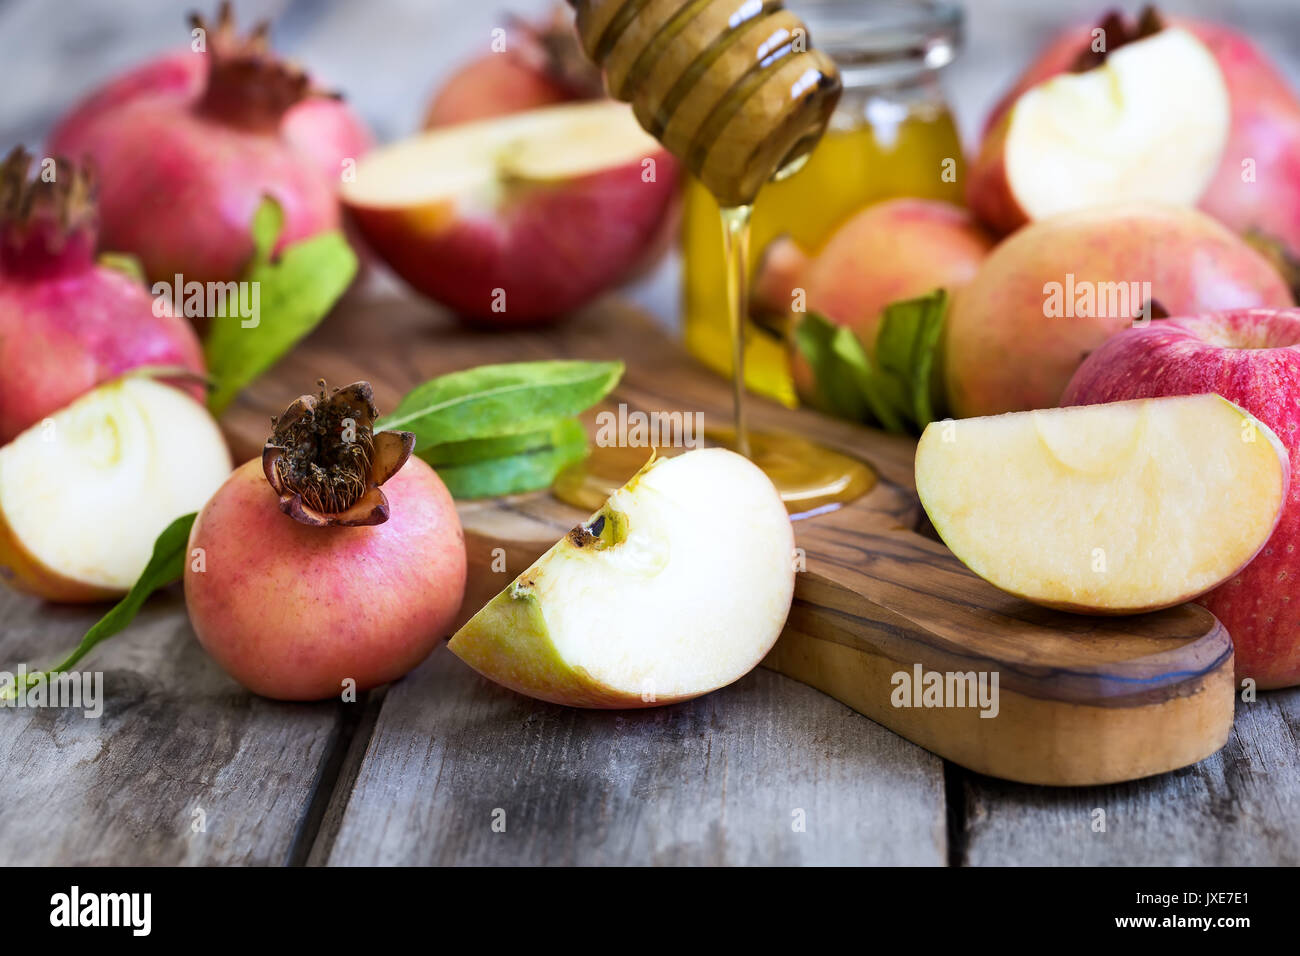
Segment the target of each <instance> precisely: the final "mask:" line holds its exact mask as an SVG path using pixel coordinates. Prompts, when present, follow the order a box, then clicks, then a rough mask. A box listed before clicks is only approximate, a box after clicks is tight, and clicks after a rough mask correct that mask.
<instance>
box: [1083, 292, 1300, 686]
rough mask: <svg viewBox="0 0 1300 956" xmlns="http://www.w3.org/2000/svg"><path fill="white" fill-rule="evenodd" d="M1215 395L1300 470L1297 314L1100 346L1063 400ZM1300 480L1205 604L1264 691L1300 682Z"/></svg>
mask: <svg viewBox="0 0 1300 956" xmlns="http://www.w3.org/2000/svg"><path fill="white" fill-rule="evenodd" d="M1203 392H1216V393H1218V394H1219V395H1222V396H1223V397H1224V398H1226V399H1228V400H1229V401H1232V402H1235V403H1236V404H1237V405H1240V406H1241V407H1242V408H1244V409H1246V411H1248V412H1250V413H1251V414H1252V415H1254V416H1255V417H1256V418H1258V419H1259V420H1260V421H1262V422H1264V423H1265V424H1266V425H1268V426H1269V427H1270V428H1271V429H1273V431H1274V433H1275V434H1276V435H1277V436H1278V438H1279V439H1280V440H1281V442H1282V444H1283V445H1284V446H1285V447H1286V449H1287V452H1288V453H1289V455H1290V465H1291V473H1292V475H1297V474H1300V309H1241V310H1233V311H1227V312H1219V313H1214V314H1207V315H1196V316H1189V317H1185V318H1174V319H1164V320H1161V321H1158V322H1153V323H1152V324H1151V325H1149V326H1146V327H1144V328H1133V329H1128V330H1126V331H1124V332H1121V333H1120V334H1118V335H1116V336H1114V337H1113V338H1111V339H1110V340H1109V341H1107V342H1106V343H1105V344H1104V345H1102V346H1101V347H1100V348H1098V349H1097V350H1096V351H1095V352H1093V353H1092V354H1091V355H1090V356H1088V358H1087V360H1086V361H1085V362H1084V363H1083V364H1082V365H1081V366H1080V367H1079V370H1078V371H1077V372H1076V373H1075V374H1074V377H1073V378H1072V379H1071V380H1070V384H1069V387H1068V388H1067V389H1066V391H1065V394H1064V396H1063V397H1062V400H1061V403H1062V404H1063V405H1091V404H1096V403H1099V402H1113V401H1120V400H1124V399H1130V398H1149V397H1155V396H1162V395H1193V394H1199V393H1203ZM1296 580H1300V481H1293V482H1292V483H1291V487H1290V490H1289V492H1288V495H1287V502H1286V505H1285V507H1284V508H1283V511H1282V516H1281V518H1280V519H1279V521H1278V525H1277V528H1276V529H1275V530H1274V532H1273V535H1272V537H1271V538H1269V540H1268V543H1267V544H1266V545H1265V546H1264V548H1263V550H1262V551H1260V553H1259V554H1258V555H1257V556H1256V557H1255V559H1254V560H1253V561H1251V563H1250V564H1248V565H1247V566H1246V568H1245V569H1244V570H1243V571H1241V572H1240V573H1239V574H1238V575H1237V576H1236V577H1234V578H1233V579H1232V580H1230V581H1228V582H1227V583H1226V584H1223V585H1220V586H1219V587H1218V588H1216V589H1215V590H1213V591H1211V592H1210V593H1209V594H1207V595H1205V596H1203V597H1202V598H1200V599H1199V602H1198V603H1200V604H1203V605H1204V606H1205V607H1206V608H1208V609H1209V610H1210V611H1211V612H1212V613H1213V614H1214V616H1215V617H1217V618H1218V619H1219V620H1220V621H1221V622H1222V623H1223V625H1224V626H1225V627H1226V628H1227V629H1228V633H1229V634H1231V635H1232V639H1233V643H1234V644H1235V645H1236V674H1237V679H1238V680H1239V681H1240V680H1243V679H1245V678H1252V679H1254V680H1255V682H1256V684H1257V685H1258V686H1259V687H1261V688H1271V687H1290V686H1293V685H1296V684H1300V602H1297V601H1294V600H1292V595H1293V592H1294V587H1293V582H1295V581H1296Z"/></svg>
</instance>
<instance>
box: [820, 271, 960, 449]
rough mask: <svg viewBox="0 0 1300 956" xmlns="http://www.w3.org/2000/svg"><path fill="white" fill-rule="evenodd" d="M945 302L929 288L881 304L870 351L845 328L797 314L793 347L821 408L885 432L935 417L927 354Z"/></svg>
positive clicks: (935, 385)
mask: <svg viewBox="0 0 1300 956" xmlns="http://www.w3.org/2000/svg"><path fill="white" fill-rule="evenodd" d="M947 303H948V299H947V294H946V293H945V292H944V291H943V290H942V289H937V290H935V291H934V292H932V293H930V294H929V295H926V296H922V297H920V298H917V299H909V300H906V301H902V302H895V303H893V304H892V305H890V306H888V307H887V308H886V309H885V312H884V316H883V318H882V319H881V323H880V328H879V330H878V331H877V333H876V341H875V347H874V349H873V350H872V353H871V354H868V352H867V351H866V349H864V348H863V347H862V343H861V342H859V341H858V338H857V336H856V335H854V334H853V331H852V330H851V329H849V328H848V327H846V326H839V325H836V324H835V323H833V322H831V321H829V320H828V319H826V318H825V317H824V316H822V315H818V314H817V313H815V312H812V313H809V314H808V315H807V316H805V317H804V319H803V321H802V322H800V324H799V325H798V327H797V328H796V329H795V345H796V347H797V348H798V349H799V351H800V352H801V353H802V354H803V356H804V358H806V359H807V360H808V363H809V364H810V365H811V366H812V369H813V376H814V378H815V380H816V382H817V391H818V395H819V397H820V399H821V402H820V403H819V404H820V407H821V408H822V410H823V411H826V412H829V413H830V414H832V415H837V416H839V417H841V418H848V419H851V420H853V421H861V422H874V423H876V424H878V425H880V426H881V427H882V428H884V429H886V430H887V431H891V432H906V431H916V432H919V431H921V430H922V429H924V428H925V426H926V425H928V424H929V423H930V422H932V421H934V420H935V418H937V417H939V416H938V410H939V401H940V399H941V397H942V391H941V389H940V387H939V384H940V383H939V379H938V376H937V373H936V369H935V355H936V353H937V351H938V348H939V340H940V337H941V335H942V333H943V322H944V318H945V315H946V313H947V307H948V305H947ZM873 356H874V357H873Z"/></svg>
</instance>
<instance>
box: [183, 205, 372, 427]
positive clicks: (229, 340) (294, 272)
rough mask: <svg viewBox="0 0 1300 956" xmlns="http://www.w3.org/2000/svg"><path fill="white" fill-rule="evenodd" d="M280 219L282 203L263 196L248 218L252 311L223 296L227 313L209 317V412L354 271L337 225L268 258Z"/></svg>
mask: <svg viewBox="0 0 1300 956" xmlns="http://www.w3.org/2000/svg"><path fill="white" fill-rule="evenodd" d="M283 225H284V213H283V211H282V210H281V208H280V204H279V203H277V202H276V201H275V200H274V199H272V198H270V197H269V196H268V197H267V198H266V199H264V200H263V201H262V204H261V205H260V206H259V207H258V209H257V212H256V213H255V214H254V216H253V224H252V229H251V231H252V235H253V247H254V253H253V258H252V259H251V260H250V261H249V264H248V267H247V269H246V270H245V273H244V277H243V281H244V282H247V283H251V284H252V285H251V286H250V288H252V289H255V290H256V295H257V300H256V302H257V309H256V314H255V315H244V314H241V311H240V309H239V308H232V307H231V306H230V304H229V302H230V301H231V300H227V307H226V308H225V309H224V310H223V312H224V313H225V314H222V315H218V316H215V317H213V319H212V326H211V329H210V330H209V332H208V337H207V341H206V342H205V343H204V347H203V351H204V356H205V358H206V359H207V363H208V373H209V374H210V375H211V376H212V378H213V380H214V381H215V382H216V387H215V388H214V389H213V390H212V392H211V394H210V395H209V396H208V408H209V410H211V412H212V414H214V415H219V414H221V412H222V411H223V410H224V409H225V408H226V406H228V405H229V404H230V403H231V401H232V400H233V399H234V398H235V396H236V395H238V394H239V392H240V390H242V389H243V388H244V387H245V386H246V385H248V384H249V383H250V382H252V381H253V380H254V379H256V378H257V377H258V376H259V375H261V374H262V373H263V372H265V371H266V370H267V369H268V368H270V367H271V366H272V365H274V364H275V363H276V362H277V361H279V360H280V358H281V357H283V356H284V354H285V353H286V352H288V351H289V349H290V348H292V347H293V346H294V345H295V344H296V343H297V342H298V341H299V340H300V339H302V338H303V337H304V336H305V335H306V334H307V333H308V332H310V331H311V330H312V329H314V328H315V327H316V326H317V325H318V324H319V323H320V321H321V319H323V318H324V317H325V315H326V313H327V312H329V310H330V308H331V307H332V306H333V305H334V303H335V302H337V301H338V299H339V296H341V295H342V294H343V293H344V291H346V290H347V287H348V286H349V285H350V284H351V283H352V279H353V277H354V276H355V275H356V272H357V257H356V254H355V253H353V251H352V249H351V247H350V246H349V245H348V243H347V240H346V239H344V238H343V233H342V232H340V231H339V230H337V229H334V230H330V231H329V232H323V233H320V234H319V235H315V236H312V237H311V238H310V239H304V240H302V241H301V242H295V243H294V244H293V245H291V246H288V247H287V248H286V249H285V250H284V251H283V252H282V253H281V254H280V256H279V257H278V258H277V259H274V260H273V259H272V255H271V253H272V250H273V249H274V248H275V243H276V240H277V238H278V237H279V235H280V232H281V229H282V228H283ZM250 294H251V293H250Z"/></svg>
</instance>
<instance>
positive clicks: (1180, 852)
mask: <svg viewBox="0 0 1300 956" xmlns="http://www.w3.org/2000/svg"><path fill="white" fill-rule="evenodd" d="M1297 727H1300V688H1294V689H1291V690H1286V691H1272V692H1268V693H1264V694H1261V695H1260V697H1259V700H1258V701H1256V702H1255V703H1249V704H1248V703H1242V702H1241V701H1238V703H1237V720H1236V725H1235V727H1234V729H1233V732H1232V736H1231V737H1230V738H1229V740H1228V743H1227V745H1226V746H1225V747H1224V748H1223V750H1221V751H1220V752H1219V753H1217V754H1215V755H1214V756H1213V757H1210V758H1209V759H1207V760H1203V761H1201V762H1200V763H1198V764H1197V765H1196V766H1194V767H1188V768H1186V769H1185V770H1178V771H1175V772H1174V773H1168V774H1164V775H1162V776H1159V777H1152V778H1150V779H1147V780H1138V781H1133V782H1130V783H1125V784H1118V785H1115V786H1109V787H1089V788H1086V789H1077V790H1061V789H1056V788H1049V787H1028V786H1022V785H1018V784H1011V783H1006V782H1003V781H999V780H993V779H991V778H988V777H980V776H975V775H966V777H965V781H964V786H963V797H964V801H965V809H966V812H965V819H966V824H965V832H964V833H963V834H960V835H959V838H958V841H957V842H958V843H959V846H958V847H957V852H958V857H959V859H960V860H961V861H962V862H963V863H966V864H969V865H973V866H1009V865H1023V866H1053V865H1066V866H1074V865H1079V866H1138V865H1140V866H1295V865H1297V864H1300V738H1298V735H1297V729H1296V728H1297ZM1097 810H1102V811H1104V812H1105V823H1106V830H1105V832H1104V833H1103V832H1094V831H1093V829H1092V826H1093V820H1094V818H1095V815H1096V811H1097Z"/></svg>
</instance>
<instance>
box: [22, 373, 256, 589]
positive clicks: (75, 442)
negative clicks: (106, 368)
mask: <svg viewBox="0 0 1300 956" xmlns="http://www.w3.org/2000/svg"><path fill="white" fill-rule="evenodd" d="M230 467H231V465H230V453H229V452H228V451H227V450H226V443H225V441H224V440H223V439H222V437H221V432H220V431H219V430H218V429H217V425H216V422H214V421H213V420H212V416H210V415H209V414H208V412H207V410H206V409H205V408H204V407H203V406H202V405H200V404H199V403H198V402H196V401H194V399H192V398H191V397H190V396H189V395H186V394H185V393H183V392H181V391H179V390H178V389H176V388H173V387H172V386H170V385H164V384H162V383H161V382H157V381H154V380H152V379H149V378H144V377H139V376H128V377H126V378H120V379H117V380H115V381H112V382H109V383H107V384H105V385H101V386H99V387H98V388H95V389H93V390H91V391H89V392H87V393H86V394H85V395H83V396H82V397H81V398H79V399H77V400H76V401H75V402H73V403H72V404H71V405H69V406H68V407H67V408H64V409H63V410H62V411H59V412H57V413H55V414H54V415H53V416H51V417H50V418H48V419H46V420H45V421H44V422H39V423H37V424H36V425H33V426H32V427H31V428H29V429H28V430H27V431H25V432H23V433H22V434H20V435H19V436H18V437H17V438H15V439H14V440H13V441H12V442H10V443H9V444H8V445H5V446H4V447H3V448H0V576H2V577H4V578H6V579H8V580H9V581H10V582H11V583H13V584H14V585H15V586H16V587H19V588H20V589H22V590H25V591H30V592H32V593H33V594H37V595H40V596H41V597H45V598H48V599H50V600H56V601H95V600H103V599H105V598H111V597H116V596H119V595H121V594H124V593H125V592H126V591H127V590H128V589H129V588H130V587H131V585H132V584H134V583H135V580H136V578H138V577H139V576H140V572H141V571H143V570H144V567H145V565H146V564H147V563H148V561H149V556H150V555H151V554H152V552H153V545H154V540H155V539H156V538H157V537H158V535H159V533H161V532H162V530H163V529H164V528H166V527H167V525H168V524H170V523H171V522H172V521H174V520H176V519H177V518H179V517H180V516H181V515H183V514H186V513H187V512H190V511H198V510H199V509H200V508H201V507H203V505H204V503H205V502H206V501H207V500H208V498H209V497H210V496H211V495H212V493H213V492H214V491H216V490H217V488H218V487H220V485H221V483H222V482H223V481H225V479H226V477H227V476H228V475H229V474H230Z"/></svg>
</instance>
